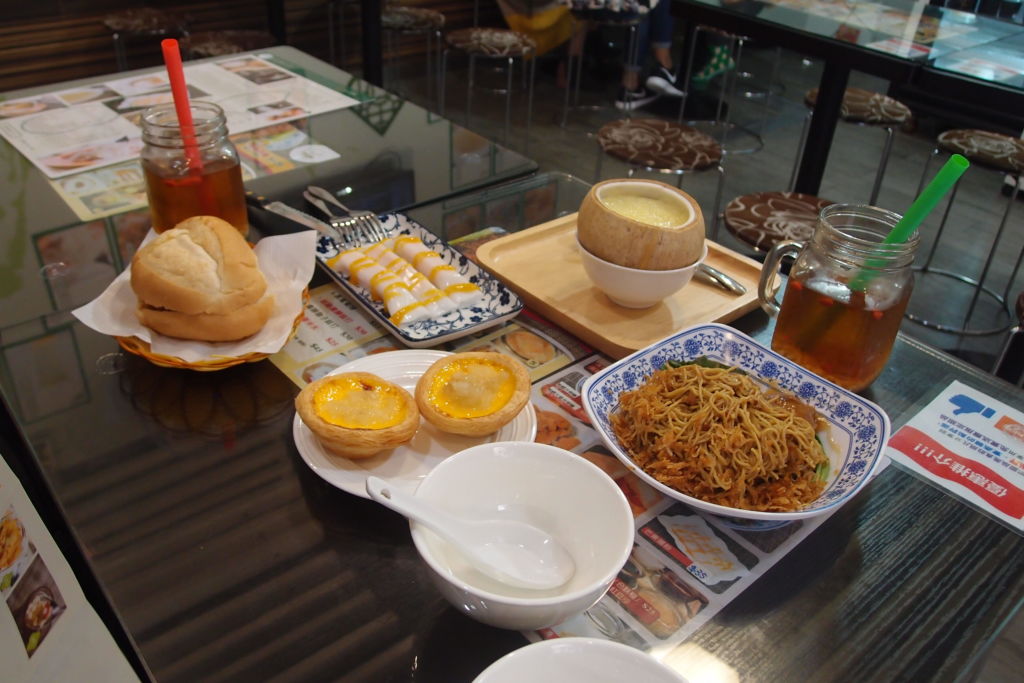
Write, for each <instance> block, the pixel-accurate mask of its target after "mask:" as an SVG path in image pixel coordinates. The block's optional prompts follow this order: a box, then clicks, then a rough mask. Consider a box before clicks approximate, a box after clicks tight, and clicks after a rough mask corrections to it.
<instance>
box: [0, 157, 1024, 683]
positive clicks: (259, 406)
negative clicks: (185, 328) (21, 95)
mask: <svg viewBox="0 0 1024 683" xmlns="http://www.w3.org/2000/svg"><path fill="white" fill-rule="evenodd" d="M538 182H542V183H544V182H550V183H553V184H554V186H555V187H556V188H557V193H558V198H557V201H555V202H554V203H553V204H552V205H551V211H552V213H553V214H558V213H564V212H565V211H571V210H572V209H573V208H574V207H575V206H576V205H577V204H578V201H579V197H580V193H581V192H582V191H585V189H586V184H585V183H581V182H580V181H578V180H576V179H572V178H567V177H566V176H550V177H547V176H537V177H533V178H529V179H526V180H523V181H521V184H520V185H518V186H515V187H508V186H505V187H495V188H490V189H488V190H486V191H485V193H484V194H482V195H472V194H471V195H464V196H461V197H454V198H449V199H445V200H442V201H439V202H437V203H434V204H430V205H426V206H422V207H419V208H417V209H413V210H412V211H411V212H410V213H411V214H412V215H413V217H415V218H417V219H418V220H420V221H422V222H423V223H424V224H425V225H427V226H428V227H432V228H436V226H437V225H438V222H437V221H439V220H442V218H443V216H444V214H445V212H446V211H448V210H452V209H463V208H466V207H471V206H473V205H474V202H476V203H478V204H480V205H486V204H488V203H489V202H490V200H493V199H502V200H504V201H505V203H506V205H508V204H509V200H511V199H515V198H516V197H518V196H521V195H522V196H525V195H524V194H523V193H525V192H526V191H528V190H530V189H533V188H535V187H536V186H537V183H538ZM551 217H554V216H551ZM483 220H484V222H485V223H486V218H485V219H483ZM507 227H509V228H511V229H517V228H519V227H523V226H522V224H521V223H515V222H509V223H508V224H507ZM5 234H6V235H10V234H11V233H10V231H6V232H5ZM18 277H19V280H18V282H16V283H14V285H13V291H12V292H11V293H8V294H7V295H5V296H7V297H8V298H10V297H11V296H15V295H20V296H26V297H28V298H29V299H30V300H32V301H33V302H35V303H36V304H37V305H38V306H40V307H43V306H44V304H45V298H46V297H45V295H44V294H43V293H42V292H43V291H44V290H43V288H42V284H43V283H41V282H40V281H39V277H40V276H39V275H38V272H37V270H36V269H34V268H26V269H22V270H20V271H18ZM8 286H10V284H9V285H8ZM5 310H6V309H5ZM734 324H735V326H736V327H737V328H739V329H741V330H743V331H745V332H747V333H749V334H751V335H753V336H754V337H756V338H758V339H761V340H767V339H768V336H769V335H770V331H771V321H770V320H769V319H768V318H767V317H766V316H765V315H764V314H762V313H760V312H755V313H751V314H749V315H747V316H745V317H743V318H741V319H739V320H737V321H735V323H734ZM0 342H2V351H3V366H2V373H0V390H2V396H3V398H4V400H5V402H6V403H7V404H8V406H10V408H11V411H12V416H13V420H14V422H15V424H16V425H17V428H18V429H19V430H20V431H21V433H22V434H23V435H24V437H25V440H26V442H27V453H25V454H23V457H29V458H32V459H33V460H34V461H36V462H38V464H39V465H40V467H41V469H42V472H43V475H44V477H45V480H46V483H47V484H48V485H49V487H50V488H51V489H52V491H53V493H54V495H55V497H56V500H57V501H58V503H59V505H60V507H61V509H62V510H63V514H64V516H65V517H66V519H67V521H68V523H69V524H70V527H71V529H72V531H73V533H74V534H75V536H76V537H77V538H78V540H79V541H80V543H81V544H82V546H83V548H84V549H85V554H86V556H87V557H88V558H89V559H88V562H89V564H90V566H91V568H92V571H93V572H94V573H95V576H96V578H97V579H98V582H99V585H100V586H101V587H102V590H103V591H104V592H105V593H106V595H107V596H108V597H109V600H110V602H111V604H112V605H113V608H114V610H115V611H116V614H117V615H118V616H119V617H120V619H121V620H122V622H123V624H124V626H125V628H126V630H127V632H128V633H129V634H130V636H131V638H132V639H133V640H134V642H135V643H136V644H137V647H138V650H139V652H140V653H141V655H142V657H143V659H144V660H145V662H146V664H147V665H148V667H149V668H150V670H151V671H152V672H153V674H154V675H155V677H156V679H157V680H161V681H178V680H180V681H193V680H200V679H201V680H226V679H231V680H257V679H259V680H268V679H273V680H288V681H296V680H316V681H319V680H334V679H344V680H366V681H445V682H458V681H470V680H472V678H473V677H474V676H475V675H476V674H478V673H479V672H480V671H482V670H483V669H484V668H486V666H487V665H488V664H489V663H490V662H492V661H493V660H495V659H497V658H498V657H500V656H501V655H503V654H505V653H506V652H508V651H510V650H512V649H515V648H517V647H520V646H522V645H524V644H525V643H526V641H525V640H524V638H523V636H522V635H520V634H519V633H517V632H511V631H503V630H499V629H495V628H491V627H486V626H483V625H480V624H478V623H476V622H474V621H472V620H470V619H468V618H466V617H463V616H462V615H460V614H459V613H457V612H456V611H455V610H454V609H453V608H451V607H449V606H448V604H447V603H446V602H444V600H443V599H442V598H441V596H440V594H439V593H438V592H437V591H436V590H435V589H434V587H433V585H432V584H431V583H430V581H429V579H428V576H427V571H426V570H425V567H424V565H423V564H422V563H421V561H420V559H419V557H418V555H417V554H416V551H415V549H414V547H413V545H412V542H411V539H410V536H409V529H408V525H407V523H406V521H405V520H404V519H402V518H400V517H399V516H398V515H396V514H394V513H392V512H390V511H389V510H386V509H384V508H383V507H380V506H378V505H377V504H375V503H372V502H370V501H368V500H363V499H361V498H356V497H354V496H351V495H348V494H346V493H344V492H342V491H339V490H338V489H336V488H334V487H332V486H331V485H329V484H327V483H326V482H324V481H323V480H322V479H321V478H320V477H319V476H317V475H316V474H315V473H313V472H312V471H311V470H310V469H309V468H308V467H307V466H306V465H305V464H304V462H303V460H302V459H301V457H300V455H299V454H298V452H297V450H296V446H295V444H294V442H293V440H292V421H293V416H294V410H293V407H292V398H293V396H294V395H295V393H296V392H297V388H296V387H295V386H294V385H293V384H292V383H291V382H290V381H289V380H288V379H286V378H285V377H284V375H282V374H281V373H280V372H279V371H278V370H277V369H276V368H275V367H274V366H273V365H272V364H271V363H270V362H269V361H261V362H259V363H254V364H248V365H242V366H238V367H235V368H230V369H227V370H223V371H219V372H207V373H200V372H191V371H182V370H172V369H165V368H160V367H156V366H154V365H151V364H150V363H148V362H147V361H145V360H142V359H140V358H138V357H136V356H130V355H125V354H120V353H119V348H118V346H117V344H116V342H115V341H114V340H113V339H111V338H108V337H105V336H103V335H100V334H98V333H96V332H93V331H92V330H90V329H88V328H86V327H84V326H83V325H81V324H80V323H78V322H77V321H76V320H74V319H73V318H71V317H70V316H68V315H67V314H66V311H50V312H48V313H46V314H41V315H39V316H37V317H34V318H31V319H28V320H24V321H23V322H21V323H20V324H12V323H10V322H8V324H6V325H5V327H4V329H2V330H0ZM111 354H114V355H113V356H111ZM112 358H113V359H114V360H116V361H117V362H111V360H112ZM954 379H956V380H960V381H961V382H964V383H965V384H968V385H970V386H972V387H975V388H977V389H979V390H981V391H983V392H985V393H987V394H989V395H991V396H993V397H995V398H997V399H999V400H1002V401H1005V402H1006V403H1008V404H1010V405H1012V406H1014V407H1016V408H1017V409H1022V408H1024V394H1022V392H1021V391H1020V390H1018V389H1015V388H1013V387H1012V386H1011V385H1009V384H1006V383H1004V382H1002V381H1000V380H996V379H994V378H992V377H991V376H989V375H986V374H984V373H981V372H979V371H978V370H976V369H974V368H972V367H970V366H967V365H965V364H963V363H961V362H959V361H957V360H955V359H953V358H951V357H949V356H947V355H944V354H942V353H940V352H938V351H935V350H933V349H931V348H928V347H926V346H923V345H921V344H919V343H917V342H914V341H912V340H911V339H908V338H905V337H901V338H900V339H899V341H898V342H897V345H896V348H895V352H894V354H893V356H892V358H891V360H890V362H889V364H888V366H887V368H886V370H885V371H884V372H883V374H882V375H881V377H880V378H879V379H878V380H877V381H876V382H875V384H874V385H873V386H872V387H871V388H870V389H869V390H868V391H867V392H866V395H867V397H868V398H870V399H872V400H874V401H876V402H877V403H879V404H880V405H882V406H883V407H884V408H885V409H886V411H887V412H888V413H889V415H890V416H891V418H892V421H893V425H894V427H899V426H900V425H901V424H903V423H904V422H905V421H906V420H907V419H908V418H909V417H910V416H911V415H912V414H913V413H914V412H916V411H917V410H919V409H920V408H921V407H922V406H923V405H925V404H926V403H927V402H928V401H929V400H930V399H931V398H932V397H933V396H934V395H935V394H936V393H937V392H938V391H940V390H941V388H942V387H944V386H945V385H947V384H948V383H949V382H951V381H952V380H954ZM5 455H7V457H10V455H9V454H5ZM1022 597H1024V542H1022V541H1021V538H1020V537H1019V536H1018V535H1016V534H1015V533H1013V532H1012V531H1010V530H1009V529H1007V528H1006V527H1004V526H1002V525H1000V524H998V523H996V522H993V521H991V519H990V518H988V517H986V516H984V515H982V514H979V513H978V512H976V511H974V510H973V509H971V508H970V507H968V506H966V505H964V504H963V503H962V502H960V501H959V500H957V499H955V498H953V497H950V496H949V495H947V494H945V493H943V492H941V491H939V490H937V489H936V488H933V487H932V486H930V485H928V484H926V483H924V482H922V481H921V480H919V479H918V478H916V477H914V476H912V475H910V474H908V473H906V472H905V471H903V470H901V469H900V468H899V467H896V466H890V467H889V468H887V469H886V470H884V471H883V472H882V474H881V475H880V476H879V477H878V478H877V479H876V480H875V481H874V482H873V483H872V484H870V485H869V486H868V487H867V488H866V489H865V490H864V491H863V492H861V493H860V494H859V495H858V496H857V497H856V498H855V499H854V500H853V501H852V502H850V503H849V504H847V505H846V506H844V507H843V508H842V509H841V510H840V511H839V512H837V513H836V514H835V515H833V516H832V517H831V518H830V519H829V520H828V521H827V522H825V523H824V524H823V525H822V526H821V527H820V528H819V529H817V530H816V531H815V532H814V533H813V534H812V535H811V536H809V537H808V538H807V539H806V540H805V541H804V542H803V543H802V544H800V545H799V546H798V547H797V548H796V549H795V550H793V551H792V552H791V553H790V554H789V555H787V556H786V557H785V558H783V559H782V560H781V561H780V562H779V563H778V564H777V565H775V566H774V567H773V568H772V569H771V570H770V571H769V572H768V573H767V574H766V575H765V576H763V577H762V578H761V579H759V580H758V581H757V582H756V583H755V584H753V585H752V586H751V587H750V588H748V589H747V590H746V591H745V592H744V593H743V594H742V595H740V596H739V597H738V598H737V599H736V600H735V601H733V602H732V603H731V604H729V605H728V606H727V607H726V608H725V609H724V610H723V611H722V612H720V613H718V614H717V615H716V616H715V617H714V618H713V619H712V620H711V621H710V622H709V623H708V624H706V625H705V626H703V627H702V628H701V629H700V630H698V631H697V633H696V634H695V635H694V636H693V637H691V638H690V639H689V641H688V643H687V644H686V646H687V648H688V650H687V652H689V653H690V655H688V656H696V655H695V654H694V653H697V654H699V655H701V656H703V657H704V658H705V659H704V661H707V657H708V656H710V657H712V658H714V660H717V661H718V662H719V663H720V664H721V666H723V667H725V669H723V671H728V670H731V672H733V673H734V674H735V675H736V676H737V677H738V678H737V679H735V680H744V681H759V680H763V681H778V680H807V679H812V680H830V679H832V680H877V679H886V680H891V679H900V680H925V679H937V680H950V679H954V678H956V677H957V676H958V675H961V674H963V673H965V672H967V671H968V670H969V669H970V667H971V666H972V665H973V664H974V663H975V662H976V660H977V658H978V657H979V656H980V655H981V654H982V653H983V652H984V650H985V648H986V646H987V645H988V644H989V643H990V641H991V640H992V638H993V637H994V636H995V635H996V634H997V633H998V632H999V630H1000V628H1001V627H1002V626H1003V625H1004V623H1005V621H1006V619H1007V618H1008V617H1009V616H1010V615H1011V614H1013V612H1014V611H1015V610H1016V609H1017V608H1018V607H1019V605H1020V604H1021V601H1022ZM681 661H682V662H684V663H685V662H687V661H691V660H689V659H687V658H686V657H684V658H683V659H682V660H681ZM730 675H731V674H730Z"/></svg>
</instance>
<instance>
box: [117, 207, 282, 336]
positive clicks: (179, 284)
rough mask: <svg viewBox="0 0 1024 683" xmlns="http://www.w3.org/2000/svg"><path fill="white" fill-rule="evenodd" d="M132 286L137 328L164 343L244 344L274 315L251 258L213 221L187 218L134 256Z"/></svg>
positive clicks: (233, 232)
mask: <svg viewBox="0 0 1024 683" xmlns="http://www.w3.org/2000/svg"><path fill="white" fill-rule="evenodd" d="M131 284H132V290H134V292H135V295H136V297H138V300H139V307H138V311H137V315H138V318H139V322H141V323H142V324H143V325H146V326H147V327H150V328H152V329H153V330H155V331H156V332H159V333H160V334H164V335H167V336H169V337H177V338H180V339H195V340H200V341H210V342H221V341H235V340H237V339H243V338H245V337H248V336H250V335H252V334H255V333H256V332H258V331H259V330H260V329H261V328H262V327H263V325H264V324H266V322H267V320H268V319H269V318H270V315H271V314H272V313H273V310H274V300H273V297H272V296H270V295H268V294H267V281H266V278H265V277H264V276H263V273H262V272H260V269H259V264H258V263H257V261H256V255H255V254H254V253H253V250H252V249H251V248H250V247H249V245H248V243H246V241H245V238H244V237H242V235H241V233H239V232H238V230H237V229H235V227H234V226H232V225H231V224H230V223H228V222H227V221H224V220H221V219H220V218H217V217H215V216H193V217H192V218H188V219H186V220H184V221H182V222H180V223H178V224H177V225H176V226H174V227H173V228H171V229H170V230H167V231H165V232H163V233H162V234H160V235H159V236H158V237H157V238H156V239H154V240H153V241H151V242H149V243H148V244H146V245H145V246H143V247H142V248H141V249H139V251H138V252H136V254H135V256H134V258H132V267H131Z"/></svg>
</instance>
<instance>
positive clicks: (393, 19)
mask: <svg viewBox="0 0 1024 683" xmlns="http://www.w3.org/2000/svg"><path fill="white" fill-rule="evenodd" d="M380 23H381V28H382V29H383V31H384V36H385V38H386V39H387V42H388V45H387V55H388V56H391V57H395V60H396V61H397V62H399V63H400V62H401V54H400V48H401V46H398V49H396V45H395V42H396V40H399V41H400V40H401V37H402V36H408V35H425V36H426V38H427V60H426V61H427V98H428V99H432V98H433V95H434V87H435V83H436V82H437V81H438V73H437V70H438V66H439V64H440V62H441V60H440V52H441V31H442V29H444V23H445V17H444V15H443V14H441V13H440V12H437V11H435V10H432V9H424V8H421V7H402V6H399V5H388V6H387V7H386V8H385V9H384V11H383V12H382V13H381V16H380ZM396 71H397V68H396ZM396 80H399V79H397V77H396ZM392 89H393V90H394V88H392Z"/></svg>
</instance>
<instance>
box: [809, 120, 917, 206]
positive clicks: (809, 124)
mask: <svg viewBox="0 0 1024 683" xmlns="http://www.w3.org/2000/svg"><path fill="white" fill-rule="evenodd" d="M810 127H811V112H807V114H806V115H805V116H804V126H803V128H801V129H800V142H798V143H797V145H796V157H795V158H794V159H793V172H792V173H790V175H789V191H790V192H792V191H793V189H794V188H796V175H797V173H799V172H800V160H801V159H803V157H804V146H805V145H807V130H808V129H809V128H810ZM917 193H918V194H921V189H920V188H918V191H917Z"/></svg>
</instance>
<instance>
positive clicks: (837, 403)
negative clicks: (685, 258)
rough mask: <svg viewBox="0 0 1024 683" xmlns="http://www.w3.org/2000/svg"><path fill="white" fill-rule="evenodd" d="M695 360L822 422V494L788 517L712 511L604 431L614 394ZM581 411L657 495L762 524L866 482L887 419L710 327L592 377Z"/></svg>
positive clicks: (760, 348) (813, 509) (752, 344)
mask: <svg viewBox="0 0 1024 683" xmlns="http://www.w3.org/2000/svg"><path fill="white" fill-rule="evenodd" d="M701 356H703V357H706V358H708V359H710V360H713V361H717V362H719V363H724V364H726V365H731V366H734V367H737V368H739V369H740V370H743V371H744V372H746V373H747V374H748V375H750V376H751V377H753V378H755V379H759V380H762V381H764V382H765V383H766V384H767V383H772V384H774V385H775V386H777V387H779V388H780V389H783V390H786V391H789V392H791V393H793V394H795V395H796V396H797V397H799V398H800V399H801V400H802V401H803V402H804V403H807V404H808V405H810V406H811V407H813V408H814V409H815V410H817V411H818V413H820V414H821V415H822V416H823V417H824V418H825V420H826V421H827V422H828V433H827V434H824V435H820V436H822V438H821V442H822V444H824V446H825V454H826V455H827V456H828V459H829V465H830V467H829V474H828V479H827V481H826V483H825V490H824V491H823V492H822V493H821V495H820V496H818V498H817V499H816V500H814V501H812V502H811V503H810V504H809V505H807V506H806V507H804V508H803V509H801V510H797V511H795V512H759V511H755V510H740V509H738V508H732V507H726V506H723V505H716V504H714V503H708V502H706V501H703V500H700V499H698V498H693V497H692V496H688V495H686V494H685V493H681V492H680V491H677V490H675V489H673V488H670V487H668V486H666V485H665V484H662V483H661V482H660V481H658V480H657V479H655V478H654V477H652V476H651V475H649V474H647V473H646V472H645V471H643V469H641V468H640V466H639V465H637V464H636V463H635V462H634V461H633V458H632V457H630V455H629V453H628V452H627V450H626V448H625V447H624V446H623V445H622V444H621V443H620V442H619V440H618V437H616V436H615V432H614V430H612V426H611V420H610V418H611V414H612V413H613V412H615V410H616V409H617V408H618V405H619V394H621V393H622V392H624V391H630V390H632V389H635V388H637V387H638V386H640V385H641V384H642V383H643V382H644V381H645V380H646V379H647V377H649V376H650V375H651V374H652V373H653V372H654V371H655V370H659V369H661V368H662V367H663V366H664V365H665V363H666V361H669V360H676V361H688V360H693V359H695V358H699V357H701ZM583 406H584V408H585V409H586V411H587V415H589V416H590V421H591V424H593V425H594V429H596V430H597V431H598V433H599V434H600V435H601V438H602V439H603V440H604V442H605V444H606V445H607V446H608V448H609V450H611V451H612V453H614V454H615V456H616V457H617V458H618V459H619V460H621V461H622V463H623V464H624V465H626V466H627V467H628V468H629V469H630V470H632V471H633V472H635V473H636V475H637V476H638V477H640V478H641V479H642V480H643V481H645V482H647V483H648V484H650V485H651V486H653V487H654V488H655V489H657V490H658V491H661V492H662V493H664V494H665V495H667V496H670V497H672V498H675V499H677V500H681V501H683V502H684V503H686V504H688V505H690V506H691V507H694V508H697V509H699V510H703V511H705V512H710V513H711V514H714V515H723V516H726V517H739V518H742V519H747V520H760V521H761V522H783V521H791V520H795V519H804V518H807V517H814V516H815V515H820V514H822V513H824V512H828V511H830V510H833V509H835V508H836V507H837V506H839V505H842V504H843V503H845V502H846V501H847V500H849V499H850V498H852V497H853V495H854V494H855V493H857V491H859V490H860V489H861V488H862V487H864V486H865V485H866V484H867V483H868V482H869V481H870V480H871V477H872V474H873V473H874V471H875V469H876V468H877V467H878V466H879V464H880V462H881V461H882V453H883V452H884V450H885V444H886V442H887V441H888V440H889V430H890V423H889V416H888V415H886V413H885V411H884V410H882V409H881V408H880V407H879V406H877V405H876V404H874V403H872V402H871V401H869V400H867V399H866V398H862V397H861V396H858V395H857V394H855V393H853V392H851V391H847V390H846V389H844V388H842V387H840V386H838V385H836V384H833V383H832V382H829V381H828V380H825V379H822V378H821V377H819V376H818V375H815V374H814V373H812V372H810V371H809V370H805V369H804V368H802V367H801V366H799V365H797V364H796V363H794V362H793V361H791V360H789V359H788V358H785V357H783V356H780V355H779V354H777V353H775V352H774V351H772V350H771V349H769V348H768V347H766V346H764V345H763V344H760V343H758V342H757V341H755V340H753V339H751V338H750V337H748V336H747V335H745V334H743V333H742V332H739V331H737V330H734V329H733V328H731V327H727V326H726V325H718V324H714V323H708V324H704V325H695V326H693V327H690V328H687V329H684V330H681V331H679V332H677V333H676V334H674V335H672V336H670V337H666V338H665V339H662V340H661V341H658V342H655V343H654V344H652V345H651V346H648V347H647V348H645V349H641V350H640V351H637V352H636V353H634V354H632V355H630V356H627V357H625V358H623V359H622V360H620V361H618V362H616V363H614V364H612V365H609V366H608V367H607V368H604V369H603V370H601V371H600V372H598V373H596V374H595V375H593V376H592V377H591V378H590V379H588V380H587V381H586V383H585V384H584V385H583Z"/></svg>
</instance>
